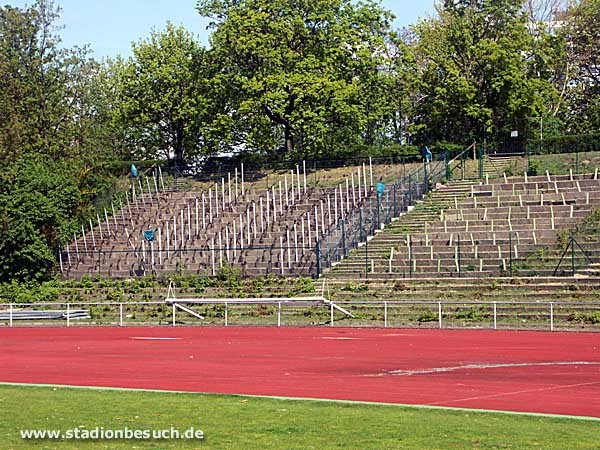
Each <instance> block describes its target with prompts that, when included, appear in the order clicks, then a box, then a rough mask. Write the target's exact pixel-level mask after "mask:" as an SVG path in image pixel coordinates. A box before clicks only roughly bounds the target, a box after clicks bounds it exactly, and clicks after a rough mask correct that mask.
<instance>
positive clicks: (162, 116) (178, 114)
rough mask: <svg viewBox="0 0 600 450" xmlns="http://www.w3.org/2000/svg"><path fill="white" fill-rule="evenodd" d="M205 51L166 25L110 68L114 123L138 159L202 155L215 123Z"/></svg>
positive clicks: (186, 34)
mask: <svg viewBox="0 0 600 450" xmlns="http://www.w3.org/2000/svg"><path fill="white" fill-rule="evenodd" d="M209 73H210V64H209V58H208V55H207V52H206V50H205V49H203V48H202V47H201V46H200V45H199V44H198V42H197V41H196V40H195V39H194V37H193V36H192V35H191V34H190V33H189V32H187V31H186V30H185V29H184V28H182V27H176V26H174V25H172V24H170V23H169V24H167V27H166V29H165V30H164V31H162V32H156V31H154V32H152V33H151V35H150V37H149V38H148V39H146V40H141V41H140V42H138V43H136V44H134V45H133V57H132V58H130V59H128V60H126V61H125V60H122V59H117V60H115V61H112V63H111V74H112V77H113V88H114V90H115V93H116V105H115V106H116V109H115V113H116V114H115V121H116V123H117V124H118V126H120V127H122V129H123V139H124V141H125V142H126V143H127V145H129V146H130V149H131V156H132V157H134V158H148V159H157V158H166V159H171V158H173V159H175V160H176V161H177V162H178V163H181V162H182V161H184V160H186V159H189V158H192V157H194V156H196V155H198V154H199V153H200V151H201V149H202V146H203V144H204V143H205V142H204V141H205V139H206V138H207V136H205V135H204V134H203V131H205V129H206V127H205V125H206V124H207V123H209V122H210V120H211V115H210V111H211V102H212V101H211V97H210V95H209V92H210V75H208V74H209Z"/></svg>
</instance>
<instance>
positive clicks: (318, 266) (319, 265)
mask: <svg viewBox="0 0 600 450" xmlns="http://www.w3.org/2000/svg"><path fill="white" fill-rule="evenodd" d="M315 252H316V255H317V279H319V278H320V277H321V242H320V241H319V240H317V245H316V246H315Z"/></svg>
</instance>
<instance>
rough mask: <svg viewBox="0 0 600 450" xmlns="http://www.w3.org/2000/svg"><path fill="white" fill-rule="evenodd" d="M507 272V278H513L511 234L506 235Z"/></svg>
mask: <svg viewBox="0 0 600 450" xmlns="http://www.w3.org/2000/svg"><path fill="white" fill-rule="evenodd" d="M508 271H509V276H510V277H511V278H512V276H513V257H512V233H508Z"/></svg>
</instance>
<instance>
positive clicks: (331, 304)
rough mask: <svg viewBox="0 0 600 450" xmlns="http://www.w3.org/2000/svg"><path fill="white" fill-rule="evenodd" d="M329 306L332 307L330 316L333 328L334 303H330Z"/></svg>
mask: <svg viewBox="0 0 600 450" xmlns="http://www.w3.org/2000/svg"><path fill="white" fill-rule="evenodd" d="M329 305H330V306H329V310H330V312H329V315H330V317H331V326H333V303H330V304H329Z"/></svg>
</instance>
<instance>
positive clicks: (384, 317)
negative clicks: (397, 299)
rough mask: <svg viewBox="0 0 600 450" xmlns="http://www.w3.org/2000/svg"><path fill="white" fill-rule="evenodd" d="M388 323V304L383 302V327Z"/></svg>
mask: <svg viewBox="0 0 600 450" xmlns="http://www.w3.org/2000/svg"><path fill="white" fill-rule="evenodd" d="M387 324H388V304H387V302H383V328H387Z"/></svg>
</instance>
